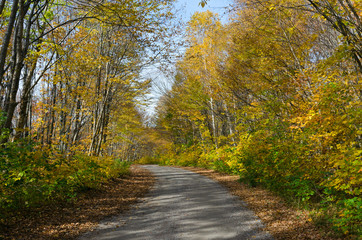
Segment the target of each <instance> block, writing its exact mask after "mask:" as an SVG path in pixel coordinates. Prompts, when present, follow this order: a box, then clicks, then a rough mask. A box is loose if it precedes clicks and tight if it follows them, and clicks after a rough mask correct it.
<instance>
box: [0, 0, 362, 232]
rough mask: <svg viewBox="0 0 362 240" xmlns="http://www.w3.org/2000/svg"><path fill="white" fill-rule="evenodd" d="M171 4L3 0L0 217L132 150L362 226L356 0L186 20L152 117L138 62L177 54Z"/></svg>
mask: <svg viewBox="0 0 362 240" xmlns="http://www.w3.org/2000/svg"><path fill="white" fill-rule="evenodd" d="M173 2H174V1H172V0H147V1H136V0H117V1H107V0H105V1H93V0H89V1H88V0H87V1H78V0H77V1H75V0H74V1H72V0H71V1H61V0H59V1H58V0H57V1H53V0H11V1H6V0H0V36H1V38H0V39H1V40H0V41H1V49H0V142H1V143H0V173H1V174H0V210H1V211H0V224H6V218H7V216H8V215H9V214H11V213H12V212H13V211H16V210H19V209H22V208H25V207H32V206H37V205H39V204H43V203H46V202H48V201H53V200H57V199H69V198H73V197H74V196H75V195H76V194H77V192H79V191H80V190H85V189H89V188H97V187H99V184H100V183H101V182H104V181H107V180H108V179H111V178H115V177H117V176H119V175H120V174H123V173H125V172H127V169H128V167H129V164H130V162H133V161H136V160H139V159H141V160H139V162H141V163H142V162H143V163H146V162H155V163H160V164H177V165H184V166H186V165H188V166H201V167H207V168H214V169H216V170H219V171H223V172H228V173H234V174H238V175H240V178H241V180H242V181H244V182H247V183H249V184H250V185H252V186H255V185H261V186H264V187H266V188H268V189H271V190H273V191H275V192H277V193H279V194H280V195H282V196H284V197H285V198H286V199H288V200H289V201H290V202H293V203H295V204H297V205H299V206H300V207H307V208H311V209H312V208H313V209H316V210H315V213H314V219H316V221H320V222H323V223H327V224H330V226H332V227H333V228H334V229H335V230H336V231H337V232H339V233H340V234H344V235H345V236H348V235H350V236H358V235H361V234H362V233H361V228H360V222H361V221H362V213H361V205H362V199H361V186H362V161H361V147H362V132H361V123H362V122H361V120H362V112H361V93H362V92H361V75H362V23H361V21H362V15H361V14H362V3H361V1H360V0H302V1H300V0H235V1H234V3H233V4H232V6H231V7H230V20H229V22H228V23H224V24H223V23H222V22H221V21H220V19H219V16H218V15H217V14H215V13H212V12H210V11H204V12H197V13H195V14H194V15H193V16H192V18H191V19H190V21H189V22H188V23H187V27H186V28H185V33H186V42H187V43H186V44H187V46H186V50H185V52H184V54H183V56H182V57H181V58H180V59H179V60H178V61H177V63H176V65H175V69H176V74H175V75H174V76H172V77H173V79H174V82H173V84H172V88H171V89H169V90H166V92H165V94H164V95H163V96H162V97H161V98H160V100H159V102H158V106H157V108H156V113H155V115H154V116H153V119H152V121H149V120H148V122H151V123H149V124H148V126H146V125H147V124H145V122H146V120H145V118H146V116H145V114H144V113H142V111H140V109H141V107H140V105H142V104H144V102H142V101H143V100H142V99H144V98H145V96H147V94H149V91H150V88H151V85H152V82H151V80H147V79H144V76H143V75H142V70H144V69H145V67H147V66H150V65H152V64H155V63H156V62H160V61H165V62H167V60H168V56H170V55H172V54H174V50H175V47H177V45H178V44H177V43H176V44H172V41H173V39H172V36H175V34H176V31H177V28H176V27H175V26H174V25H177V24H178V23H177V22H176V19H175V16H174V14H173V13H172V12H173V10H172V9H173V6H172V4H173ZM200 4H201V5H203V6H204V5H205V4H207V1H200ZM175 39H177V38H175Z"/></svg>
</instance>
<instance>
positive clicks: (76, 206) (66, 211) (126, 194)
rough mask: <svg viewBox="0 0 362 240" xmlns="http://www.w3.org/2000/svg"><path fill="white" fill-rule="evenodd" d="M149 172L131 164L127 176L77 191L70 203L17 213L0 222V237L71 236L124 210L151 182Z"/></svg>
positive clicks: (57, 237)
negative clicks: (11, 217) (77, 194)
mask: <svg viewBox="0 0 362 240" xmlns="http://www.w3.org/2000/svg"><path fill="white" fill-rule="evenodd" d="M154 181H155V180H154V177H153V175H152V174H151V173H150V172H149V171H147V170H145V169H141V168H138V167H135V166H133V167H131V173H130V175H128V176H124V177H123V178H119V179H116V180H113V181H111V182H109V183H106V184H104V185H103V186H102V188H101V189H100V190H90V191H87V192H85V193H83V194H81V195H80V196H79V198H78V200H77V201H75V202H74V203H57V204H53V205H48V206H43V207H41V208H38V209H33V210H31V211H27V212H23V213H21V214H17V215H15V216H14V218H13V219H11V220H9V221H8V223H7V225H8V226H6V227H5V226H0V239H24V240H28V239H44V240H45V239H46V240H51V239H62V240H65V239H75V238H77V237H78V236H79V235H80V234H81V233H84V232H87V231H90V230H91V229H92V228H94V227H95V226H97V224H98V222H99V221H100V220H102V219H104V218H106V217H109V216H112V215H117V214H120V213H122V212H124V211H126V210H128V209H129V208H130V207H131V205H132V204H134V203H136V202H137V201H138V199H139V198H140V197H143V196H144V195H145V194H146V193H147V192H148V191H149V189H150V187H151V186H153V184H154Z"/></svg>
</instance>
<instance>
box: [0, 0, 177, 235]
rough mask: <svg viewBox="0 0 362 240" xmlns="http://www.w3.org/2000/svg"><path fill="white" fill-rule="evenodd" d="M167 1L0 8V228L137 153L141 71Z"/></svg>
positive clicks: (65, 197) (118, 168)
mask: <svg viewBox="0 0 362 240" xmlns="http://www.w3.org/2000/svg"><path fill="white" fill-rule="evenodd" d="M171 4H172V1H153V0H150V1H133V0H131V1H128V0H119V1H61V0H60V1H52V0H51V1H44V0H35V1H27V0H14V1H5V0H4V1H3V0H2V1H1V2H0V39H1V40H0V41H1V49H0V228H2V227H3V226H5V228H6V224H7V220H8V219H9V218H8V216H9V214H10V215H11V214H12V213H15V212H17V211H21V209H24V208H29V207H34V206H36V207H37V206H41V205H43V204H47V203H49V202H54V201H59V200H60V201H70V200H72V199H74V197H76V196H77V194H78V193H79V192H80V191H84V190H87V189H90V188H98V187H100V185H101V183H104V182H107V181H109V180H110V179H113V178H117V177H119V176H120V175H122V174H126V173H127V172H128V167H129V165H130V162H131V161H133V160H135V159H138V158H140V157H141V156H143V155H145V154H146V152H147V150H145V149H147V148H146V147H144V146H145V145H147V144H148V143H147V141H145V137H144V135H146V129H145V127H144V125H143V118H144V116H143V114H142V113H141V111H140V110H139V109H140V108H139V105H141V104H143V102H144V100H143V98H144V95H145V94H146V93H147V92H148V91H149V89H150V80H147V79H145V78H144V77H143V76H142V74H141V72H142V70H143V69H144V68H145V67H147V66H149V65H150V64H154V63H155V62H156V60H157V57H156V56H158V55H163V54H164V50H163V48H161V47H160V46H161V45H162V44H163V45H162V46H167V43H163V39H167V37H168V35H169V34H171V32H170V27H171V26H170V25H167V24H166V23H168V22H169V21H170V20H171V19H172V18H173V15H172V13H171ZM168 49H169V48H168ZM163 56H165V55H163Z"/></svg>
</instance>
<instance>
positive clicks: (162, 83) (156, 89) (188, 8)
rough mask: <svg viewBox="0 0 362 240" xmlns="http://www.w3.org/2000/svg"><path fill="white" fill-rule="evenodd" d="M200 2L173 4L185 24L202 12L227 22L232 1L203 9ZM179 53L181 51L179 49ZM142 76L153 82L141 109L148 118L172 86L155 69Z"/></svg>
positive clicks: (211, 2) (215, 0)
mask: <svg viewBox="0 0 362 240" xmlns="http://www.w3.org/2000/svg"><path fill="white" fill-rule="evenodd" d="M199 2H200V0H178V1H177V2H176V4H175V7H176V9H177V15H179V18H180V19H181V20H182V21H183V22H184V23H187V22H188V21H189V20H190V19H191V16H192V15H193V14H194V13H195V12H203V11H206V10H210V11H212V12H215V13H218V14H219V16H220V19H221V21H222V23H226V22H227V21H228V13H227V12H228V10H227V9H228V7H229V6H230V4H232V3H233V0H208V2H207V5H206V6H205V7H201V6H200V5H199ZM180 51H183V50H181V49H180ZM143 76H144V77H145V78H151V79H152V80H153V82H154V84H153V85H154V86H153V88H152V90H151V92H150V94H148V95H147V98H149V99H150V104H149V105H148V106H147V107H146V108H142V109H143V110H144V111H146V113H147V115H148V116H153V115H154V113H155V107H156V106H157V102H158V99H159V98H160V97H161V96H162V94H163V93H164V92H165V90H167V89H170V88H171V86H172V76H171V77H168V76H166V75H165V74H164V73H163V72H161V71H160V70H158V69H157V67H152V66H151V67H150V68H148V69H147V70H145V71H144V73H143Z"/></svg>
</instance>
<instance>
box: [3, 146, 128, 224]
mask: <svg viewBox="0 0 362 240" xmlns="http://www.w3.org/2000/svg"><path fill="white" fill-rule="evenodd" d="M129 166H130V164H129V163H128V162H123V161H120V160H114V159H112V158H110V157H89V156H86V155H82V154H78V155H75V156H73V157H71V158H65V157H63V156H62V155H61V154H59V153H57V152H56V151H54V150H51V149H49V148H42V147H40V146H37V145H36V144H35V143H33V142H31V141H29V140H21V141H16V142H13V143H11V142H9V143H6V144H2V145H1V146H0V172H1V174H0V210H1V211H0V212H1V213H2V215H0V218H4V217H6V215H7V213H10V212H12V211H14V210H20V209H23V208H27V207H35V206H38V205H40V204H44V203H47V202H50V201H53V200H56V199H63V200H65V199H66V200H70V199H72V198H74V197H75V196H76V195H77V193H78V192H79V191H83V190H85V189H89V188H98V187H100V186H101V183H102V182H105V181H108V180H109V179H112V178H116V177H118V176H120V175H123V174H127V173H128V169H129Z"/></svg>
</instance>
